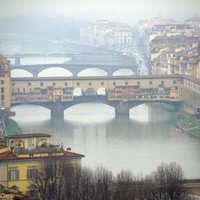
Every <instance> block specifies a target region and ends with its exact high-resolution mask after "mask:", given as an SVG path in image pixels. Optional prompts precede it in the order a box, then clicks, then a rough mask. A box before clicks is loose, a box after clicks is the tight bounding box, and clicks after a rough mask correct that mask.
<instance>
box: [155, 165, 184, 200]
mask: <svg viewBox="0 0 200 200" xmlns="http://www.w3.org/2000/svg"><path fill="white" fill-rule="evenodd" d="M152 177H153V181H154V184H155V188H156V192H155V194H154V199H158V200H165V199H166V200H183V199H185V198H186V194H185V187H184V185H183V171H182V169H181V167H180V165H178V164H177V163H176V162H173V163H170V164H167V163H161V165H159V166H158V168H157V170H156V171H155V172H153V174H152Z"/></svg>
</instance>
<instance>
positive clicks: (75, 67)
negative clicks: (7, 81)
mask: <svg viewBox="0 0 200 200" xmlns="http://www.w3.org/2000/svg"><path fill="white" fill-rule="evenodd" d="M50 67H59V68H63V69H66V70H68V71H70V72H71V73H72V75H73V76H78V73H79V72H81V71H83V70H84V69H89V68H98V69H102V70H104V71H105V72H107V75H108V76H112V75H113V73H114V72H115V71H117V70H120V69H130V70H132V71H133V72H136V71H137V68H138V66H137V65H124V64H118V65H115V64H96V63H93V64H92V63H88V64H84V63H83V64H78V63H77V64H76V63H69V64H68V63H64V64H39V65H14V66H12V70H15V69H22V70H26V71H28V72H30V73H31V74H32V75H33V76H34V77H37V76H38V74H39V73H40V72H41V71H43V70H45V69H48V68H50Z"/></svg>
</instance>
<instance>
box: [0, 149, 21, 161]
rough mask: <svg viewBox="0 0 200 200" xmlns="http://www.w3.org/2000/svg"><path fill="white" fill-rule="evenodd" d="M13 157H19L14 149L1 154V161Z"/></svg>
mask: <svg viewBox="0 0 200 200" xmlns="http://www.w3.org/2000/svg"><path fill="white" fill-rule="evenodd" d="M11 159H17V156H16V155H15V154H14V153H13V152H12V151H7V152H4V153H1V154H0V161H1V160H11Z"/></svg>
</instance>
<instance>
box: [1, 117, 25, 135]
mask: <svg viewBox="0 0 200 200" xmlns="http://www.w3.org/2000/svg"><path fill="white" fill-rule="evenodd" d="M5 126H6V133H7V134H8V135H13V134H16V133H21V132H22V131H21V129H20V127H19V125H18V124H17V122H15V121H14V120H12V119H7V120H6V121H5Z"/></svg>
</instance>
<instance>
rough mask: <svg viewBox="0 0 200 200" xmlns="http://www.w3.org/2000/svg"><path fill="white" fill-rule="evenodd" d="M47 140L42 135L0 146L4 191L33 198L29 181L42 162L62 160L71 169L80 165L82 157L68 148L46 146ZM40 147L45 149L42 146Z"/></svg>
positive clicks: (0, 178) (7, 139)
mask: <svg viewBox="0 0 200 200" xmlns="http://www.w3.org/2000/svg"><path fill="white" fill-rule="evenodd" d="M50 137H51V135H49V134H44V133H34V134H16V135H11V136H7V137H5V138H4V139H5V143H7V145H4V144H1V145H0V184H1V185H2V186H4V187H6V188H12V187H13V186H15V187H17V188H18V189H19V190H20V191H22V192H23V193H25V194H31V195H32V196H34V195H36V196H37V191H36V189H35V188H34V187H33V183H32V181H31V180H32V179H34V176H35V175H36V172H37V169H38V166H39V165H40V164H41V163H42V162H44V161H48V160H49V159H53V160H56V159H62V160H66V161H68V162H69V164H71V165H72V166H73V167H74V168H75V169H76V168H77V167H79V166H80V165H81V159H82V158H83V157H84V155H82V154H78V153H74V152H72V151H71V149H70V148H68V149H67V150H64V147H63V145H50V143H49V138H50ZM44 143H45V144H46V146H42V144H44ZM8 145H10V146H8Z"/></svg>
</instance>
